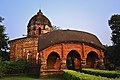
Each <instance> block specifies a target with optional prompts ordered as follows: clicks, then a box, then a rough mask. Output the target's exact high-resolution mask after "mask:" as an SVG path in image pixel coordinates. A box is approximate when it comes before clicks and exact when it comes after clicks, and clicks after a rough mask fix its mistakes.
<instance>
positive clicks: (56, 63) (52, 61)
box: [47, 52, 60, 70]
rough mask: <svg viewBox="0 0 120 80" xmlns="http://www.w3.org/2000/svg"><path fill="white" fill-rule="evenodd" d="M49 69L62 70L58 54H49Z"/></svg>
mask: <svg viewBox="0 0 120 80" xmlns="http://www.w3.org/2000/svg"><path fill="white" fill-rule="evenodd" d="M47 68H48V69H57V70H59V69H60V56H59V55H58V54H57V53H56V52H52V53H50V54H49V56H48V58H47Z"/></svg>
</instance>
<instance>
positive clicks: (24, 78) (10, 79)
mask: <svg viewBox="0 0 120 80" xmlns="http://www.w3.org/2000/svg"><path fill="white" fill-rule="evenodd" d="M0 80H61V79H59V78H44V79H43V78H33V77H27V76H14V77H3V78H2V79H0Z"/></svg>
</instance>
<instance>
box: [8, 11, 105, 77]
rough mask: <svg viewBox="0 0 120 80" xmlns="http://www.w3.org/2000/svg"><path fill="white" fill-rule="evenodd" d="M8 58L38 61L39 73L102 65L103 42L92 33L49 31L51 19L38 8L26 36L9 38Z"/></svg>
mask: <svg viewBox="0 0 120 80" xmlns="http://www.w3.org/2000/svg"><path fill="white" fill-rule="evenodd" d="M9 44H10V60H17V59H18V58H26V59H27V60H28V61H31V62H32V63H34V64H39V65H40V75H45V74H48V73H50V72H53V73H54V72H56V71H61V70H63V69H75V70H79V69H80V68H100V69H102V68H103V66H104V63H103V58H104V46H103V45H102V43H101V42H100V40H99V39H98V38H97V37H96V36H95V35H94V34H91V33H88V32H83V31H76V30H56V31H52V24H51V22H50V20H49V19H48V18H47V17H46V16H45V15H44V14H43V13H42V12H41V10H39V11H38V12H37V14H36V15H34V16H33V17H32V18H31V19H30V21H29V23H28V26H27V36H26V37H22V38H18V39H14V40H11V41H9Z"/></svg>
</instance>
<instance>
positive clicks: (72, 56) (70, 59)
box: [66, 50, 81, 70]
mask: <svg viewBox="0 0 120 80" xmlns="http://www.w3.org/2000/svg"><path fill="white" fill-rule="evenodd" d="M80 61H81V58H80V55H79V53H78V52H77V51H75V50H72V51H70V52H69V53H68V55H67V60H66V65H67V68H68V69H72V70H80V69H81V62H80Z"/></svg>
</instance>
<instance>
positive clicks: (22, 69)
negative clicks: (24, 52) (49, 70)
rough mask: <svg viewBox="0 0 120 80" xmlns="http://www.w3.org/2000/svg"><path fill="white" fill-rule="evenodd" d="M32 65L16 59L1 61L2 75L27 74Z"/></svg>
mask: <svg viewBox="0 0 120 80" xmlns="http://www.w3.org/2000/svg"><path fill="white" fill-rule="evenodd" d="M31 66H32V64H31V63H30V62H27V61H26V60H25V59H18V60H17V61H11V62H10V61H3V62H2V67H3V71H2V72H3V73H4V74H19V73H27V72H28V70H29V69H30V68H31Z"/></svg>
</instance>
